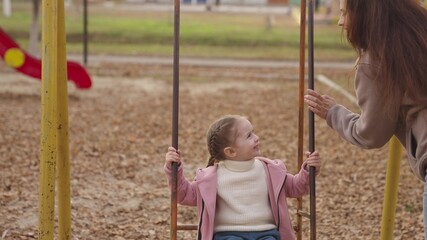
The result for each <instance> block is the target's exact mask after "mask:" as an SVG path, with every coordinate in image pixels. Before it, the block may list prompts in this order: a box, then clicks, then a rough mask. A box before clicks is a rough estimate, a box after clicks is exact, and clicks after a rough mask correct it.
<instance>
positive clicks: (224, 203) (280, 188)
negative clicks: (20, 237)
mask: <svg viewBox="0 0 427 240" xmlns="http://www.w3.org/2000/svg"><path fill="white" fill-rule="evenodd" d="M207 145H208V150H209V154H210V158H209V163H208V166H207V167H206V168H203V169H199V170H198V171H197V174H196V178H195V179H194V181H188V180H187V179H185V177H184V175H183V166H182V162H181V152H180V151H179V150H176V149H174V148H173V147H169V149H168V152H167V153H166V163H165V166H164V171H165V173H166V176H167V178H168V181H169V186H171V180H172V176H171V174H172V172H171V164H172V162H176V163H178V166H179V167H178V184H177V186H178V203H179V204H182V205H189V206H197V212H198V214H197V215H198V219H199V224H198V225H199V232H198V239H202V240H212V239H213V240H226V239H233V240H240V239H242V240H243V239H263V240H273V239H275V240H279V239H281V240H291V239H295V234H294V232H293V229H292V226H291V219H290V217H289V213H288V205H287V203H286V198H287V197H293V198H297V197H301V196H303V195H305V194H307V192H308V190H309V185H308V184H309V174H308V171H307V169H308V167H309V166H313V167H315V169H316V174H318V172H319V169H320V165H321V162H320V158H319V154H318V153H317V152H314V153H311V154H310V153H307V159H306V160H305V162H304V164H303V165H302V169H301V171H300V172H299V173H298V174H296V175H292V174H290V173H288V172H287V170H286V167H285V165H284V163H283V162H282V161H280V160H270V159H267V158H264V157H261V150H260V142H259V138H258V136H257V135H255V133H254V130H253V127H252V124H251V123H250V122H249V121H248V120H247V119H246V118H245V117H242V116H237V115H227V116H224V117H222V118H220V119H218V120H217V121H215V122H214V123H213V124H212V125H211V126H210V128H209V131H208V133H207Z"/></svg>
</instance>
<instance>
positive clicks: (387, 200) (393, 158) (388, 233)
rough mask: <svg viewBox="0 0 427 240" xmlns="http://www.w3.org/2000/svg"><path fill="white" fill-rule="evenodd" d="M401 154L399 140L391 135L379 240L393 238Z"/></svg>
mask: <svg viewBox="0 0 427 240" xmlns="http://www.w3.org/2000/svg"><path fill="white" fill-rule="evenodd" d="M401 154H402V145H401V144H400V143H399V140H397V138H396V137H395V136H393V137H392V138H391V140H390V141H389V153H388V161H387V173H386V183H385V189H384V200H383V214H382V219H381V240H388V239H393V230H394V215H395V212H396V205H397V191H398V185H399V175H400V160H401Z"/></svg>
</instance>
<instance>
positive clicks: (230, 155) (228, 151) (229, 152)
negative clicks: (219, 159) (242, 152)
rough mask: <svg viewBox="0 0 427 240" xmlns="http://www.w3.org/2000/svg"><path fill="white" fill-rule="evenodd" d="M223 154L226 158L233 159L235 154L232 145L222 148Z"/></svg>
mask: <svg viewBox="0 0 427 240" xmlns="http://www.w3.org/2000/svg"><path fill="white" fill-rule="evenodd" d="M224 155H225V157H226V158H228V159H233V158H234V157H235V156H236V151H234V149H233V148H232V147H226V148H224Z"/></svg>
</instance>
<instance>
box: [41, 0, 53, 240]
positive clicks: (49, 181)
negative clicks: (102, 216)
mask: <svg viewBox="0 0 427 240" xmlns="http://www.w3.org/2000/svg"><path fill="white" fill-rule="evenodd" d="M57 9H58V6H57V1H56V0H44V1H42V49H43V51H42V87H41V88H42V90H41V102H42V106H41V107H42V113H41V117H42V119H41V144H40V145H41V146H40V192H39V216H38V220H39V224H38V239H40V240H53V234H54V216H55V214H54V211H55V170H56V159H57V138H56V134H57V131H56V128H57V126H56V122H57V104H56V103H57V99H56V97H57V94H56V93H57V92H56V91H57V81H56V79H57V77H58V67H57V64H58V61H57V57H58V53H57V50H58V48H57V47H56V46H57V45H58V42H57V40H58V39H57V37H58V35H57V32H58V25H57V23H58V21H57V15H58V14H57Z"/></svg>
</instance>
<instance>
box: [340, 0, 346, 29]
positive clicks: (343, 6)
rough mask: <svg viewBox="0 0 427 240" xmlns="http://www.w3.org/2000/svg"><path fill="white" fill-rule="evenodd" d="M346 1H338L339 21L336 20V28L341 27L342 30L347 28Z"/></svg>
mask: <svg viewBox="0 0 427 240" xmlns="http://www.w3.org/2000/svg"><path fill="white" fill-rule="evenodd" d="M346 4H347V0H340V12H341V14H340V19H339V20H338V26H341V27H342V28H343V29H344V30H347V27H348V16H347V11H346Z"/></svg>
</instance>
